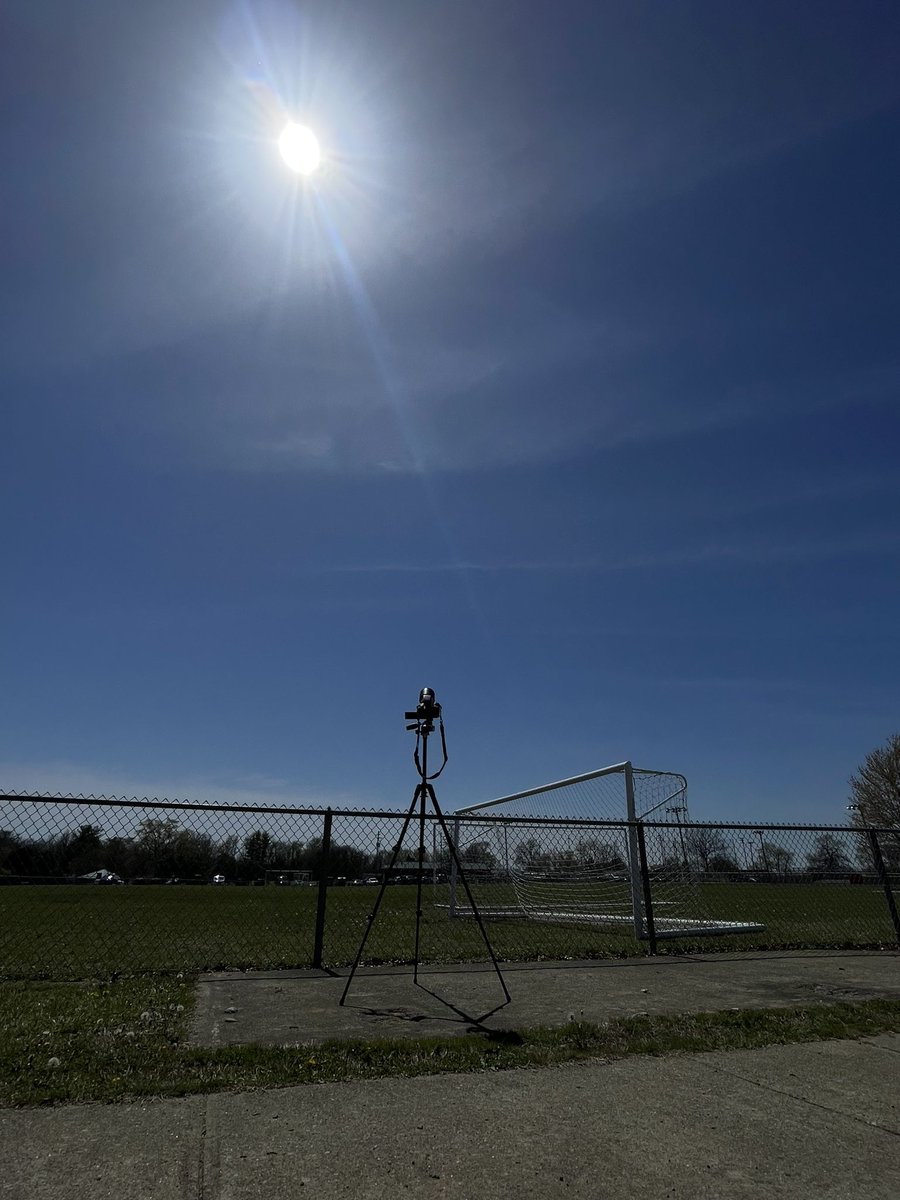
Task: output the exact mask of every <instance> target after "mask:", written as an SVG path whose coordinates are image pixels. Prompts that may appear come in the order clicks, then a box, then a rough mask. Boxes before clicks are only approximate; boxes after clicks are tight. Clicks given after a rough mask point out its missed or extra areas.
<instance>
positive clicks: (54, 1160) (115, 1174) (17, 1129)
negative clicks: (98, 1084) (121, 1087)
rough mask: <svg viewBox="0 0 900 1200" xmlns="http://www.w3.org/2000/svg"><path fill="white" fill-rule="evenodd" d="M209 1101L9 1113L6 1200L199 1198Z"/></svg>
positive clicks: (4, 1150)
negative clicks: (206, 1113) (204, 1133)
mask: <svg viewBox="0 0 900 1200" xmlns="http://www.w3.org/2000/svg"><path fill="white" fill-rule="evenodd" d="M205 1109H206V1098H205V1097H192V1098H190V1099H186V1100H178V1101H172V1100H169V1101H163V1100H151V1101H147V1102H145V1103H142V1104H130V1105H119V1106H115V1107H113V1106H112V1105H77V1106H73V1107H71V1108H51V1109H21V1110H14V1111H6V1112H4V1113H3V1117H2V1120H0V1163H2V1164H3V1169H2V1171H0V1197H9V1200H30V1198H31V1197H40V1200H84V1198H85V1197H91V1198H92V1200H106V1197H109V1198H110V1200H123V1198H127V1200H197V1197H198V1196H199V1195H200V1194H201V1191H200V1186H201V1173H202V1156H201V1144H202V1139H203V1129H204V1125H205Z"/></svg>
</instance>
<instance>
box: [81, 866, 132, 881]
mask: <svg viewBox="0 0 900 1200" xmlns="http://www.w3.org/2000/svg"><path fill="white" fill-rule="evenodd" d="M79 878H81V879H84V880H85V881H86V882H87V883H124V882H125V880H124V879H123V878H122V877H121V875H117V874H116V873H115V871H107V870H106V868H105V867H101V869H100V870H99V871H88V873H87V874H86V875H81V876H80V877H79Z"/></svg>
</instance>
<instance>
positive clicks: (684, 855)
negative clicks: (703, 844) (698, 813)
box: [666, 804, 691, 877]
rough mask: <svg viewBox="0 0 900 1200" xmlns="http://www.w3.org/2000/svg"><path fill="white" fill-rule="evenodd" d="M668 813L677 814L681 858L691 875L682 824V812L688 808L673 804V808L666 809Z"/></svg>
mask: <svg viewBox="0 0 900 1200" xmlns="http://www.w3.org/2000/svg"><path fill="white" fill-rule="evenodd" d="M666 812H667V813H674V814H675V823H676V824H677V826H678V839H679V841H680V842H681V858H682V861H683V863H684V873H685V875H687V876H688V877H690V873H691V870H690V866H689V865H688V856H687V846H685V844H684V829H683V827H682V824H681V814H682V813H686V812H687V808H685V806H684V805H683V804H673V805H672V807H671V808H667V809H666Z"/></svg>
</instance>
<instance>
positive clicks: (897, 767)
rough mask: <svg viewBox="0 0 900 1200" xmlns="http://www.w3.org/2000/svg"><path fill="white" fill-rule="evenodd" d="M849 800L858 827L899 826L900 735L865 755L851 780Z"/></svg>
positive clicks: (896, 734) (894, 736) (895, 735)
mask: <svg viewBox="0 0 900 1200" xmlns="http://www.w3.org/2000/svg"><path fill="white" fill-rule="evenodd" d="M850 797H851V805H852V808H853V813H854V819H855V820H856V822H857V824H859V825H888V826H890V825H896V826H900V733H895V734H893V736H891V737H889V738H888V740H887V741H886V742H885V744H884V745H883V746H879V747H878V749H877V750H873V751H872V752H871V753H870V754H867V755H866V758H865V761H864V762H863V763H862V764H861V765H860V766H859V767H857V770H856V774H855V775H851V777H850Z"/></svg>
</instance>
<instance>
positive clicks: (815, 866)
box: [806, 833, 852, 875]
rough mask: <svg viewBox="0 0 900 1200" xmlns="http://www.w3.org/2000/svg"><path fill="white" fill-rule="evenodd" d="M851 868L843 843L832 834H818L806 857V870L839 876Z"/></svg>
mask: <svg viewBox="0 0 900 1200" xmlns="http://www.w3.org/2000/svg"><path fill="white" fill-rule="evenodd" d="M851 866H852V862H851V860H850V856H849V855H848V854H847V851H846V849H845V848H844V844H843V842H841V840H840V838H838V837H837V836H836V835H835V834H833V833H820V834H819V835H818V836H817V837H816V840H815V842H814V843H813V849H812V851H811V852H810V853H809V854H807V856H806V869H807V870H808V871H812V872H814V873H816V872H818V873H821V874H823V875H839V874H842V873H843V872H845V871H849V870H850V868H851Z"/></svg>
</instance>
